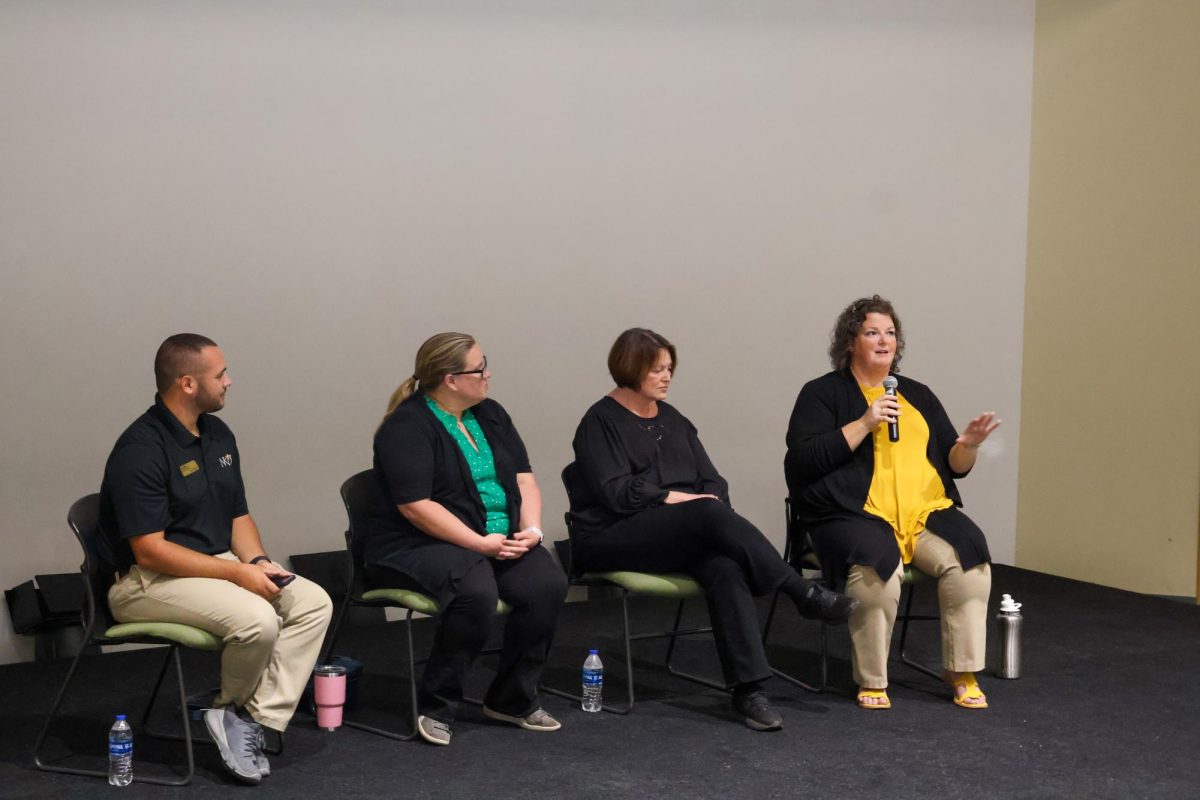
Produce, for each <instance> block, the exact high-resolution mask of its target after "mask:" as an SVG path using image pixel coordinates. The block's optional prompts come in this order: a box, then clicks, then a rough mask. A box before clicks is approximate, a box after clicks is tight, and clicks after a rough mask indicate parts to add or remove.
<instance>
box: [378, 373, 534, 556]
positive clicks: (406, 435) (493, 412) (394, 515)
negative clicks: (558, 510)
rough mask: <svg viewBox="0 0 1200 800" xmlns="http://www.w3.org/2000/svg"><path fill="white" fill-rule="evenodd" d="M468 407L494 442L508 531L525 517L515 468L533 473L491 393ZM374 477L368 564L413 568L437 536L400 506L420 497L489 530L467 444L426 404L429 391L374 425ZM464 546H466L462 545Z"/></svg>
mask: <svg viewBox="0 0 1200 800" xmlns="http://www.w3.org/2000/svg"><path fill="white" fill-rule="evenodd" d="M471 411H472V412H473V413H474V414H475V419H476V420H478V421H479V426H480V427H481V428H482V429H483V435H484V436H486V437H487V441H488V444H489V445H491V448H492V455H493V457H494V458H495V462H496V477H497V479H498V480H499V481H500V485H501V486H503V487H504V491H505V494H507V496H508V509H507V511H508V519H509V527H510V533H511V532H515V531H516V530H517V527H518V526H519V525H520V519H521V492H520V491H519V489H518V488H517V474H518V473H522V472H532V469H531V468H530V466H529V455H528V454H527V453H526V451H525V444H524V442H522V441H521V437H520V435H519V434H518V433H517V429H516V428H515V427H514V426H513V422H512V419H511V418H510V417H509V416H508V413H507V412H506V411H505V410H504V408H503V407H502V406H501V405H500V404H499V403H497V402H495V401H494V400H484V401H483V402H482V403H479V404H478V405H476V406H474V407H473V408H472V409H471ZM375 479H376V480H377V481H378V482H379V487H380V490H381V497H380V498H379V504H378V506H377V507H376V508H375V509H374V510H373V512H372V513H371V514H370V516H369V519H368V525H367V535H366V537H365V540H364V542H363V556H364V559H365V561H366V562H367V563H368V564H381V565H387V566H391V567H394V568H396V569H399V570H400V571H402V572H408V573H409V574H413V572H414V571H417V570H415V569H414V568H413V567H414V565H412V564H410V563H408V562H410V561H411V560H412V558H413V557H419V556H418V554H419V553H420V552H421V551H422V549H423V547H424V545H426V544H428V543H430V542H431V541H441V540H435V539H434V538H433V537H431V536H429V535H428V534H427V533H425V532H423V531H421V530H420V529H418V528H417V527H415V526H414V525H413V524H412V523H411V522H409V521H408V520H406V519H405V518H404V516H403V515H402V514H401V513H400V511H399V509H397V508H396V506H398V505H402V504H404V503H412V502H415V501H417V500H435V501H437V502H438V503H441V504H442V505H443V506H445V507H446V508H447V509H448V510H449V511H450V513H452V514H453V515H454V516H456V517H458V518H459V519H460V520H462V522H463V524H464V525H466V526H467V527H468V528H470V529H471V530H474V531H477V532H478V533H479V535H480V536H483V535H485V533H484V531H485V530H486V521H487V511H486V509H485V508H484V506H483V500H482V498H481V497H480V496H479V490H478V489H477V488H476V486H475V481H474V479H473V478H472V477H471V469H470V467H469V466H468V465H467V460H466V458H464V457H463V454H462V450H461V449H460V448H459V446H458V444H457V443H456V442H455V441H454V439H453V438H452V437H451V436H450V434H449V433H448V432H447V431H446V428H445V426H444V425H442V423H441V422H440V421H439V420H438V419H437V418H436V417H435V416H434V415H433V412H431V411H430V410H429V408H428V407H427V406H426V405H425V394H424V392H420V391H418V392H415V393H414V394H413V395H412V396H411V397H409V398H408V399H407V400H405V401H404V402H403V403H401V404H400V407H399V408H397V409H396V410H395V411H394V412H392V414H391V415H389V416H388V417H387V419H385V420H384V421H383V424H382V425H380V426H379V430H378V431H376V432H375ZM464 552H465V551H464Z"/></svg>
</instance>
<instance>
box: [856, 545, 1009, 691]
mask: <svg viewBox="0 0 1200 800" xmlns="http://www.w3.org/2000/svg"><path fill="white" fill-rule="evenodd" d="M912 563H913V566H914V567H916V568H917V569H919V570H920V571H921V572H924V573H926V574H927V575H931V576H933V577H935V578H937V582H938V605H939V606H940V608H941V614H942V668H943V669H946V670H950V671H952V672H978V671H979V670H981V669H983V665H984V651H985V649H986V646H987V602H988V595H989V594H990V593H991V589H992V568H991V565H990V564H987V563H986V562H985V563H983V564H979V565H978V566H975V567H972V568H971V569H968V570H964V569H963V568H962V565H961V564H960V563H959V561H958V554H957V553H955V552H954V548H953V547H951V546H950V544H949V543H948V542H947V541H946V540H945V539H942V538H940V537H938V536H935V535H934V534H933V533H932V532H931V531H925V532H924V533H921V534H920V535H918V536H917V550H916V553H915V554H914V556H913V562H912ZM903 574H904V565H903V564H901V565H900V566H898V567H897V568H896V571H895V573H893V574H892V576H891V577H890V578H888V580H886V581H884V580H882V579H881V578H880V577H879V574H878V573H877V572H875V570H874V569H872V568H871V567H864V566H862V565H861V564H856V565H854V566H853V567H851V568H850V573H849V575H848V576H847V577H846V594H848V595H850V596H851V597H854V598H857V599H858V600H859V601H860V605H859V607H858V608H857V609H856V610H855V612H854V614H853V615H851V617H850V650H851V663H852V664H853V667H854V681H855V683H857V684H858V685H859V686H860V687H862V688H864V689H886V688H887V685H888V680H887V660H888V649H889V646H890V645H891V641H892V627H893V626H894V625H895V624H896V609H897V608H898V607H899V605H900V581H901V577H902V575H903Z"/></svg>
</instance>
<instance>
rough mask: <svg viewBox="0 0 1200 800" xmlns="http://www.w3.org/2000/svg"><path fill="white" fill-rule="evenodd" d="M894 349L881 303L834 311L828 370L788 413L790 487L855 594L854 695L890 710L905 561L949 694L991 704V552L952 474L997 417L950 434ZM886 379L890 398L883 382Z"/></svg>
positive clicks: (964, 702)
mask: <svg viewBox="0 0 1200 800" xmlns="http://www.w3.org/2000/svg"><path fill="white" fill-rule="evenodd" d="M903 352H904V335H903V333H902V329H901V327H900V319H899V318H898V317H897V316H896V312H895V310H894V309H893V308H892V304H891V303H889V302H888V301H887V300H884V299H882V298H881V297H879V295H875V296H874V297H866V298H862V299H860V300H856V301H855V302H853V303H851V304H850V305H849V306H848V307H847V308H846V309H845V310H844V311H842V313H841V315H840V316H839V317H838V320H837V323H836V324H835V325H834V329H833V333H832V335H831V337H830V346H829V357H830V361H831V362H832V363H833V368H834V369H833V371H832V372H830V373H828V374H826V375H823V376H822V377H820V378H817V379H816V380H813V381H810V382H808V383H807V384H805V386H804V388H803V389H801V390H800V396H799V397H798V398H797V399H796V406H795V408H794V409H793V411H792V418H791V422H790V424H789V425H788V433H787V446H788V451H787V457H786V459H785V461H784V469H785V471H786V474H787V483H788V490H789V492H790V495H791V498H792V502H793V504H794V507H795V508H796V509H797V511H798V513H799V516H800V518H801V520H802V522H803V523H804V525H805V528H806V530H807V531H808V533H809V535H810V536H811V538H812V541H813V544H814V546H815V547H816V548H817V552H818V554H819V555H820V557H821V561H822V564H823V565H824V567H825V569H826V571H827V573H831V574H835V575H840V576H844V578H845V582H846V588H845V592H846V594H847V595H849V596H850V597H854V598H857V599H858V600H859V601H860V605H859V607H858V609H857V610H856V611H855V612H854V614H852V615H851V617H850V639H851V655H852V662H853V667H854V679H855V681H856V682H857V683H858V686H859V692H858V704H859V705H860V706H862V707H863V708H868V709H882V708H890V707H891V701H890V700H889V699H888V696H887V658H888V647H889V644H890V643H891V639H892V626H893V625H894V624H895V621H896V611H897V607H898V605H899V602H900V580H901V576H902V575H903V570H904V564H910V563H911V564H913V565H914V566H916V567H917V568H918V569H920V570H921V571H922V572H925V573H927V574H929V575H932V576H934V577H935V578H937V581H938V601H939V604H940V606H941V614H942V667H943V670H944V676H945V679H946V682H947V683H949V684H950V685H951V686H953V687H954V702H955V703H957V704H958V705H960V706H962V707H964V708H972V709H981V708H987V698H986V697H985V696H984V694H983V692H982V691H981V690H980V688H979V684H978V682H977V681H976V680H975V674H974V673H975V672H977V671H978V670H980V669H983V663H984V648H985V645H986V640H987V600H988V594H989V592H990V591H991V567H990V565H989V563H988V562H989V561H990V559H991V556H990V555H989V553H988V549H987V542H986V540H985V539H984V536H983V531H981V530H980V529H979V527H978V526H977V525H976V524H975V523H974V522H972V521H971V519H970V518H969V517H968V516H967V515H966V514H964V513H963V512H962V511H961V510H960V507H961V506H962V499H961V497H960V496H959V494H958V489H957V488H956V487H955V485H954V481H955V479H956V478H961V477H963V476H965V475H966V474H967V473H968V472H970V470H971V468H972V467H973V466H974V465H975V457H976V454H977V452H978V449H979V446H980V445H981V444H983V442H984V440H986V439H987V437H988V436H989V435H990V434H991V433H992V431H994V430H995V429H996V427H997V426H998V425H999V424H1000V421H999V420H998V419H996V415H995V413H994V412H991V411H989V412H986V413H984V414H980V415H979V416H978V417H976V418H975V419H973V420H971V421H970V423H968V425H967V427H966V429H965V430H963V432H962V434H959V433H958V432H957V431H956V430H955V429H954V426H953V425H952V424H951V423H950V419H949V417H948V416H947V415H946V412H945V410H944V409H943V408H942V404H941V403H940V402H939V401H938V399H937V397H936V396H935V395H934V393H933V392H932V391H930V389H929V388H928V387H927V386H925V385H924V384H921V383H918V382H917V381H914V380H911V379H909V378H902V377H899V376H898V375H894V374H893V373H898V372H899V365H900V359H901V358H902V356H903ZM889 378H890V381H896V382H897V384H898V392H897V394H896V395H895V396H891V395H889V394H887V393H886V392H885V386H884V381H885V379H889ZM890 381H889V382H890ZM901 420H903V421H902V422H901ZM892 423H895V424H896V425H897V426H898V429H899V433H900V435H899V438H898V440H896V441H892V440H891V439H892V437H890V436H889V426H890V425H891V424H892Z"/></svg>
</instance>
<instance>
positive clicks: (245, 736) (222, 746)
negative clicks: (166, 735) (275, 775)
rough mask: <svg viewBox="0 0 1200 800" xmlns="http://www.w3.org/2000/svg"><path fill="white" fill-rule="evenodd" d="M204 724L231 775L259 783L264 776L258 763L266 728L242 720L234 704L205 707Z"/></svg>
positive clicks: (245, 781) (245, 780)
mask: <svg viewBox="0 0 1200 800" xmlns="http://www.w3.org/2000/svg"><path fill="white" fill-rule="evenodd" d="M204 726H205V727H206V728H208V733H209V735H210V736H211V737H212V740H213V742H214V743H215V744H216V745H217V749H218V750H220V751H221V760H222V761H223V762H225V769H227V770H228V771H229V774H230V775H233V777H235V778H237V779H238V780H239V781H242V782H243V783H251V784H256V783H258V782H259V781H261V780H262V772H261V770H260V769H259V766H258V753H259V752H260V750H259V741H260V740H259V737H260V736H261V735H262V730H261V729H260V728H259V727H258V725H257V724H254V723H250V722H244V721H242V720H241V719H240V718H239V717H238V715H237V713H236V712H235V711H234V710H233V707H232V706H225V707H223V708H210V709H208V710H207V711H205V712H204ZM268 769H269V768H268Z"/></svg>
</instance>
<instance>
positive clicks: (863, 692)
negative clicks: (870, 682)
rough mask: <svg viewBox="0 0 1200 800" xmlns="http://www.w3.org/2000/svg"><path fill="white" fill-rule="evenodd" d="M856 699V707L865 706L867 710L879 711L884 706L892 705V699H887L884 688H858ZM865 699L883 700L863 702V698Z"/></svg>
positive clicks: (889, 706)
mask: <svg viewBox="0 0 1200 800" xmlns="http://www.w3.org/2000/svg"><path fill="white" fill-rule="evenodd" d="M856 699H857V701H858V707H859V708H865V709H867V710H868V711H881V710H883V709H885V708H891V707H892V701H891V700H889V699H888V696H887V690H886V689H859V690H858V697H857V698H856ZM867 699H871V700H882V701H883V702H881V703H879V702H876V703H864V702H863V700H867Z"/></svg>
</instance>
